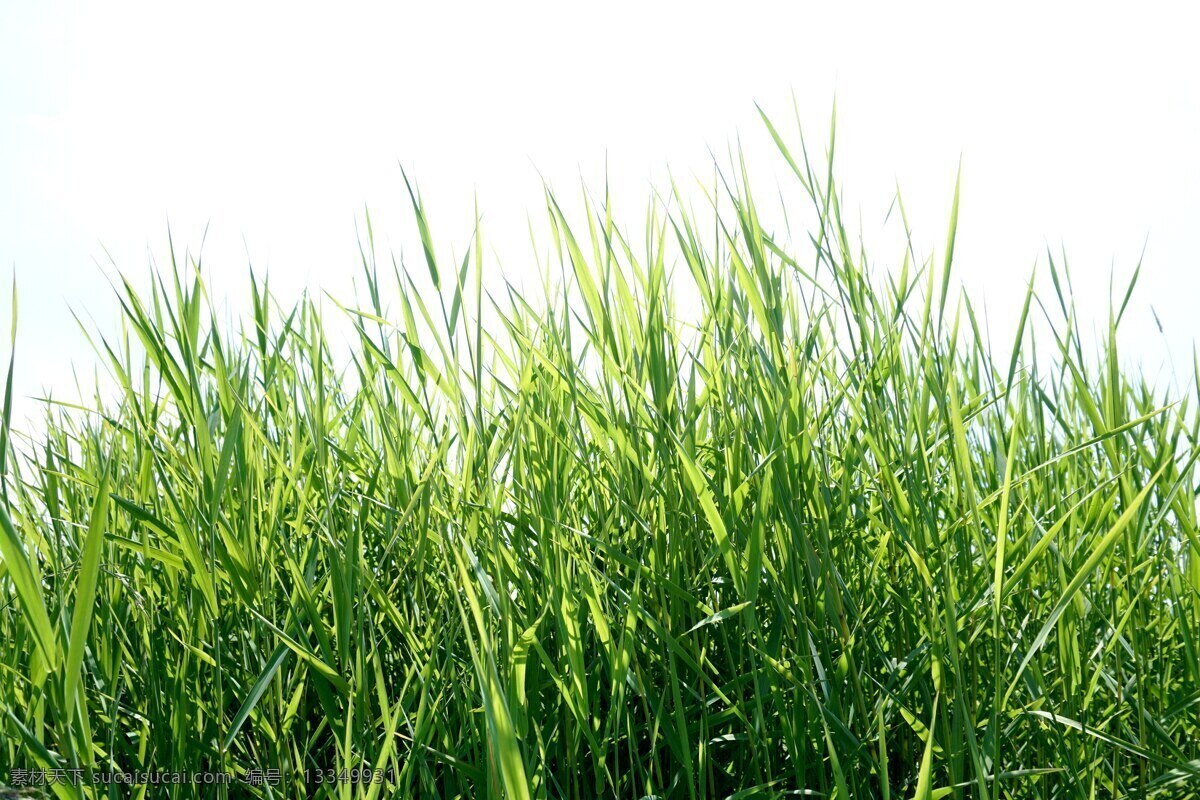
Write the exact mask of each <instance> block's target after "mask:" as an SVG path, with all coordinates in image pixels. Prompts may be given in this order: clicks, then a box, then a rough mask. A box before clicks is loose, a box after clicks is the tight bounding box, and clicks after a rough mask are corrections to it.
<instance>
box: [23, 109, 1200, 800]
mask: <svg viewBox="0 0 1200 800" xmlns="http://www.w3.org/2000/svg"><path fill="white" fill-rule="evenodd" d="M768 128H769V131H770V133H771V134H772V135H773V136H775V139H776V141H777V143H778V145H779V147H780V150H781V153H782V154H783V157H784V159H785V160H786V163H787V164H788V165H790V168H791V169H792V170H793V171H794V173H795V180H796V181H797V182H798V185H799V186H800V187H802V190H803V192H804V196H805V197H807V202H809V203H810V204H811V206H812V209H813V211H814V212H815V215H816V218H817V219H818V223H817V224H816V226H815V227H814V228H813V229H812V230H810V231H809V232H808V235H807V236H806V238H805V239H804V240H803V243H802V244H800V245H793V244H792V243H791V242H790V241H789V240H788V238H786V237H785V236H783V235H782V234H781V233H776V232H773V231H772V230H769V229H767V228H766V227H765V226H764V224H763V223H762V222H761V221H760V217H759V213H758V211H757V210H756V205H755V200H754V199H753V197H752V195H751V193H750V190H749V188H748V181H747V180H746V173H745V171H744V168H742V167H741V166H740V164H737V163H735V165H734V166H733V167H731V168H726V169H723V170H722V171H721V179H720V181H719V183H718V184H717V188H716V189H715V190H714V193H713V195H712V197H711V198H710V199H711V201H712V206H711V209H710V211H709V212H706V213H694V212H691V211H688V210H687V209H688V205H687V204H686V203H684V202H682V201H680V198H679V197H678V196H677V195H676V196H675V197H673V198H669V199H668V200H665V201H662V202H658V203H656V204H655V205H654V210H653V211H652V212H651V214H650V215H648V217H647V222H646V226H645V229H644V233H643V234H639V235H637V236H633V235H631V234H629V233H628V232H627V231H625V230H623V229H622V228H619V227H618V226H617V225H616V223H615V222H614V220H613V217H612V215H611V213H610V209H609V208H608V207H607V206H606V204H605V203H603V202H599V203H594V204H592V206H591V210H590V212H589V213H588V214H586V215H582V216H580V217H579V218H572V219H569V218H568V215H567V214H565V213H564V212H563V211H562V210H561V208H560V205H559V204H558V202H557V201H556V199H555V197H554V196H553V194H549V193H548V194H547V213H548V219H549V223H550V226H551V230H552V233H553V236H552V238H551V239H550V240H548V241H546V242H543V244H544V245H546V246H547V248H548V249H549V250H550V252H552V254H553V257H554V258H555V259H557V261H556V263H555V264H554V268H555V269H557V267H558V266H560V265H561V267H562V274H563V275H564V277H565V280H564V281H563V282H561V284H552V285H556V286H558V288H556V289H550V290H547V291H546V292H545V293H544V294H543V295H541V296H537V297H526V296H523V295H522V294H521V293H519V292H518V291H517V290H516V289H514V288H512V287H511V286H510V287H509V288H508V289H507V290H506V291H504V292H502V293H498V294H493V293H489V292H485V291H484V288H483V287H484V283H483V281H482V279H481V273H482V271H483V268H484V266H483V261H482V258H483V244H482V239H481V234H479V233H478V232H477V233H476V236H475V238H474V240H473V241H472V242H471V243H470V246H469V248H468V250H467V255H466V257H464V258H462V259H461V260H457V259H456V260H455V261H454V262H451V261H448V260H446V259H444V258H443V254H442V252H441V251H440V250H438V249H437V248H436V247H435V237H434V235H433V234H432V233H431V232H430V229H429V226H428V223H427V218H426V214H425V211H424V209H423V207H422V204H421V202H420V200H419V196H418V195H416V194H415V192H414V193H413V208H414V211H415V214H416V219H417V221H418V226H419V230H420V236H421V242H422V253H421V260H422V261H423V263H420V262H418V263H417V264H416V265H408V266H403V265H397V264H395V263H394V262H391V263H389V262H387V261H385V262H384V264H382V265H380V264H379V263H377V261H376V254H375V252H374V247H373V244H372V242H371V238H370V234H369V233H368V236H367V237H366V239H365V242H364V247H363V258H362V262H363V263H362V280H363V287H364V288H363V290H362V293H361V295H360V297H359V298H357V300H356V301H355V302H354V303H351V304H346V305H345V306H344V307H337V309H336V310H334V311H331V312H330V314H333V315H335V316H336V317H337V319H338V320H340V322H336V323H335V322H334V321H333V319H332V317H329V316H325V317H323V314H322V311H321V303H319V302H317V301H315V300H313V299H311V298H304V299H301V300H300V301H299V302H297V303H295V304H287V303H282V302H281V301H280V299H279V298H276V297H273V296H272V295H271V293H270V291H269V289H268V286H267V284H266V283H265V282H259V281H257V280H256V279H254V278H253V277H251V279H250V280H251V288H252V312H251V313H250V314H248V316H247V317H246V318H245V319H244V321H243V325H242V327H241V328H237V327H234V326H230V325H229V324H228V323H221V322H219V317H218V315H217V314H216V313H215V312H214V311H213V305H212V303H210V301H209V298H208V297H207V296H206V293H205V287H204V284H203V283H202V281H201V278H200V275H199V272H198V271H197V270H195V269H193V268H192V267H191V266H188V265H183V264H181V265H178V266H175V267H174V268H172V269H169V270H164V271H163V272H162V273H161V274H160V276H159V277H158V278H157V280H156V281H155V282H153V284H152V285H150V286H149V287H148V288H144V289H140V288H138V287H135V286H133V285H131V284H130V283H129V282H124V283H122V284H121V285H120V286H119V287H118V290H117V299H118V300H119V302H120V306H121V309H122V312H123V320H124V325H123V328H122V329H121V330H120V331H119V332H117V333H116V334H113V335H97V337H96V339H95V344H96V348H97V352H98V353H99V354H100V357H101V358H102V359H103V360H104V361H105V362H106V366H107V369H108V370H109V371H110V372H111V374H112V375H113V376H114V377H115V383H116V384H117V385H118V386H119V397H118V399H117V400H116V401H113V400H112V399H101V398H100V397H99V396H98V398H97V400H96V401H95V403H93V404H92V405H90V406H89V407H86V408H85V407H78V406H68V405H65V404H62V403H49V404H48V405H47V416H46V424H45V427H44V433H42V434H39V435H38V436H37V437H34V438H32V439H30V440H29V441H28V443H27V444H23V443H22V442H21V441H18V442H17V445H14V443H13V439H12V437H11V436H10V435H9V428H10V423H9V419H8V416H9V413H8V411H9V409H10V408H11V388H10V391H9V393H8V397H7V398H6V400H5V420H4V426H3V432H4V442H3V452H2V454H0V456H2V457H3V458H4V459H5V460H4V461H3V462H2V463H3V465H4V466H3V469H4V475H3V488H4V492H5V497H4V500H3V503H2V507H3V513H0V554H2V558H3V561H2V562H0V708H2V711H3V716H4V718H3V720H0V729H2V730H3V733H4V736H3V740H2V744H0V778H3V777H4V772H3V768H8V769H10V770H11V769H16V768H27V769H49V768H54V767H59V768H64V767H80V768H84V769H94V770H97V771H112V770H114V769H116V770H125V771H134V770H154V771H172V770H189V771H197V770H214V771H215V770H219V771H227V772H229V773H232V774H234V775H236V776H238V778H239V780H240V781H244V780H245V779H247V778H249V777H251V776H252V774H253V773H251V772H250V770H253V769H266V768H275V769H279V770H281V774H282V782H281V783H280V784H279V785H276V786H270V785H258V786H256V785H251V784H250V783H245V782H235V783H234V784H232V785H229V786H225V787H220V788H208V789H204V790H199V789H197V788H195V787H173V788H158V787H154V788H150V787H141V788H140V789H134V790H128V789H126V788H122V789H120V790H119V792H118V791H117V790H115V789H112V790H111V791H112V792H113V793H112V794H111V796H114V797H115V796H124V795H125V794H126V792H129V793H130V794H131V795H132V796H134V797H178V798H185V797H193V796H197V793H199V794H203V795H205V796H207V795H213V796H230V797H288V798H303V797H328V798H351V797H368V798H376V797H390V796H398V797H410V796H423V797H508V798H527V797H528V798H535V797H536V798H585V797H629V798H634V797H673V798H701V797H736V798H749V797H784V796H811V797H838V798H843V800H845V799H847V798H885V799H886V798H910V797H915V798H918V799H919V800H928V798H941V797H956V798H961V797H973V798H1002V797H1003V798H1094V797H1185V796H1187V797H1190V796H1195V795H1196V793H1197V791H1198V787H1200V664H1198V660H1197V659H1198V653H1197V638H1198V637H1200V538H1198V530H1197V519H1196V493H1197V475H1196V469H1195V462H1196V458H1197V454H1198V453H1200V450H1198V449H1197V447H1196V445H1197V435H1198V434H1200V416H1198V415H1197V413H1196V411H1195V408H1194V406H1193V405H1192V404H1191V403H1189V400H1188V398H1187V397H1182V396H1181V397H1178V398H1173V397H1168V396H1162V395H1161V393H1160V392H1158V391H1156V390H1154V389H1152V388H1151V387H1150V386H1148V385H1147V384H1146V382H1145V381H1144V380H1143V379H1142V378H1141V377H1140V376H1139V375H1138V374H1137V373H1135V372H1131V371H1130V370H1129V369H1127V368H1125V367H1123V366H1122V363H1123V362H1122V360H1121V359H1120V357H1119V355H1118V348H1117V330H1118V326H1119V323H1120V321H1121V317H1122V314H1123V312H1124V310H1125V308H1126V304H1127V303H1128V302H1129V297H1128V295H1127V294H1126V295H1125V296H1124V298H1123V299H1122V301H1121V302H1119V303H1114V307H1113V309H1112V311H1111V313H1110V315H1109V325H1108V328H1107V332H1106V333H1104V334H1103V335H1101V336H1100V337H1098V339H1093V338H1092V337H1086V338H1085V337H1083V336H1081V334H1080V332H1079V330H1078V323H1077V320H1078V314H1077V312H1076V309H1075V307H1074V305H1073V302H1072V299H1071V295H1070V291H1069V287H1068V283H1069V276H1068V275H1067V274H1066V271H1065V270H1064V268H1063V267H1062V266H1061V264H1059V263H1056V262H1055V261H1053V260H1050V261H1049V262H1048V263H1047V264H1046V265H1045V270H1046V271H1047V272H1048V275H1049V278H1050V289H1051V291H1050V292H1049V293H1048V294H1047V295H1046V296H1038V295H1036V294H1035V293H1034V291H1033V283H1032V282H1031V284H1030V289H1029V292H1028V294H1027V295H1026V297H1025V302H1024V309H1023V311H1022V312H1021V314H1020V324H1019V326H1018V331H1017V334H1016V336H1015V339H1014V340H1012V341H1009V342H1008V343H1006V344H1005V345H1004V346H1003V347H1002V348H1000V349H997V350H993V349H992V347H991V345H990V344H989V342H988V340H987V338H986V337H985V336H984V334H983V332H982V331H981V329H980V326H979V325H978V324H977V320H976V316H975V313H974V310H973V307H972V305H971V304H970V302H969V301H968V300H966V299H961V300H959V299H956V297H957V293H951V292H950V285H951V280H950V269H951V263H952V257H953V245H954V232H955V224H956V222H955V220H956V219H957V196H956V198H955V211H954V214H953V218H952V221H951V224H950V230H949V236H948V241H947V243H946V245H945V248H944V252H943V253H942V254H941V255H939V256H938V257H937V258H936V259H934V258H931V259H928V260H925V259H918V258H917V257H916V255H915V252H916V251H915V249H914V248H913V247H912V246H911V245H910V246H909V247H908V248H907V249H906V251H905V252H904V254H903V256H902V257H901V258H899V259H898V264H897V268H896V269H894V270H892V271H889V272H886V273H884V274H883V275H882V276H873V275H872V274H869V273H868V270H867V269H866V267H865V266H864V264H865V255H864V254H863V253H862V251H861V249H860V247H859V245H858V243H857V242H856V241H855V240H853V239H852V238H851V237H850V235H849V234H848V233H847V229H846V226H845V224H844V223H843V219H842V212H841V209H840V207H839V202H838V196H837V194H836V193H835V191H834V180H833V172H832V158H830V159H829V160H828V161H820V162H818V161H814V160H812V159H810V158H809V156H808V154H807V150H801V149H800V148H799V147H798V146H796V147H793V148H792V150H789V147H788V145H786V144H785V141H784V139H783V137H782V136H781V135H779V134H777V133H776V131H775V129H774V128H773V127H770V123H768ZM830 149H832V148H830ZM793 150H794V152H793ZM956 195H957V193H956ZM676 201H679V202H676ZM410 267H411V268H412V269H414V270H416V271H418V272H421V273H424V272H425V271H427V272H428V276H427V277H426V276H424V275H421V276H420V278H419V280H418V278H417V277H416V276H415V275H410V272H409V268H410ZM426 280H428V282H430V283H431V284H432V287H433V290H432V291H430V290H419V289H418V288H417V286H418V285H419V284H420V283H424V282H425V281H426ZM683 291H686V292H688V293H691V294H694V296H695V297H696V298H697V300H696V309H695V310H694V311H692V310H690V311H688V312H687V313H682V312H679V311H677V309H676V304H677V300H676V298H678V297H679V296H680V292H683ZM389 298H391V299H389ZM326 307H329V308H331V307H332V306H330V304H326ZM14 313H15V309H14ZM336 324H341V325H345V326H348V329H349V330H351V331H352V337H351V338H352V347H351V348H350V352H349V354H348V355H346V356H345V357H343V356H342V355H340V354H339V355H335V352H340V351H337V347H339V346H340V345H338V343H337V341H336V339H335V337H332V336H331V335H330V334H329V333H328V331H330V330H331V329H332V328H333V327H334V326H335V325H336ZM1035 332H1036V335H1035ZM1039 339H1040V341H1039ZM9 386H10V387H11V380H10V383H9ZM363 767H367V768H373V769H381V770H383V771H385V773H386V780H385V781H384V782H382V783H375V784H374V785H370V784H357V785H356V784H354V783H353V782H352V780H350V779H351V778H352V777H353V773H349V772H348V773H347V775H346V776H343V777H345V778H347V780H346V781H345V782H342V783H336V782H335V783H334V784H328V783H323V784H317V783H316V778H317V777H318V775H317V772H316V771H318V770H320V771H322V773H321V776H327V775H328V773H325V772H323V771H325V770H334V771H340V770H347V771H349V770H356V769H360V768H363ZM305 770H309V771H310V772H309V773H308V775H307V781H308V782H307V783H306V782H305V780H306V779H305V772H304V771H305ZM48 790H49V791H53V792H55V793H56V794H58V796H60V797H76V796H81V795H88V796H90V795H91V794H92V793H95V794H97V795H99V796H103V795H104V794H105V793H106V792H109V791H110V789H109V788H102V789H98V790H96V789H92V788H78V787H72V786H69V785H64V784H56V785H55V786H53V787H49V788H48Z"/></svg>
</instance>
